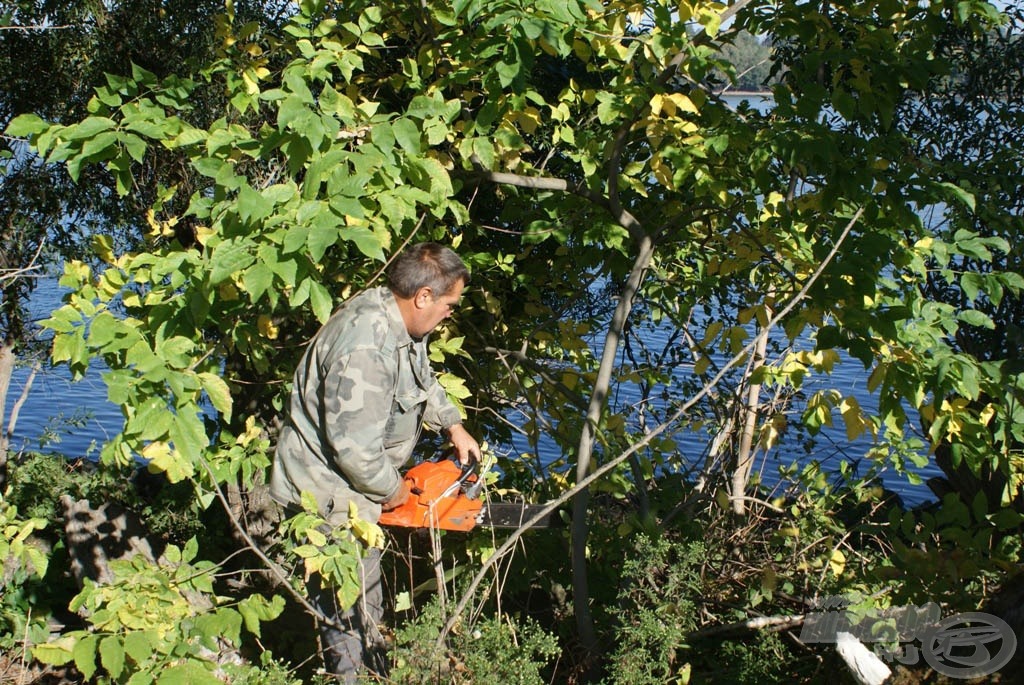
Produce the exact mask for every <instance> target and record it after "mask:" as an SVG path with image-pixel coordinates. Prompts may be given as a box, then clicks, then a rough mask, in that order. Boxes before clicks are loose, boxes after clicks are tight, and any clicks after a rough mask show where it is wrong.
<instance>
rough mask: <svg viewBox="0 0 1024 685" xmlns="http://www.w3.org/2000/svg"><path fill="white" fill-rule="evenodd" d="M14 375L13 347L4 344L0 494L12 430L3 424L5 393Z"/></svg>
mask: <svg viewBox="0 0 1024 685" xmlns="http://www.w3.org/2000/svg"><path fill="white" fill-rule="evenodd" d="M13 373H14V345H12V344H11V343H10V342H4V344H3V345H2V346H0V428H2V429H3V430H2V431H0V493H2V492H3V491H4V488H6V487H7V449H8V447H10V438H9V437H8V436H9V435H10V433H11V432H13V430H14V429H13V428H11V427H8V426H7V425H5V424H4V421H5V420H6V417H7V391H8V390H9V389H10V387H11V375H12V374H13Z"/></svg>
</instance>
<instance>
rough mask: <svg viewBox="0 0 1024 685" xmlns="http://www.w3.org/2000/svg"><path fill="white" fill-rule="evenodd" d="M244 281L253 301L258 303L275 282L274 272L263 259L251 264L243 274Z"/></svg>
mask: <svg viewBox="0 0 1024 685" xmlns="http://www.w3.org/2000/svg"><path fill="white" fill-rule="evenodd" d="M242 283H243V285H244V286H245V290H246V292H248V293H249V297H250V298H251V300H252V302H253V303H256V302H257V301H258V300H259V299H260V297H262V296H263V293H265V292H266V291H267V290H269V289H270V286H271V285H273V283H274V272H273V270H271V268H270V267H269V266H267V265H266V264H264V263H263V262H262V261H260V262H257V263H256V264H254V265H253V266H251V267H250V268H249V269H248V270H247V271H246V272H245V275H244V276H242Z"/></svg>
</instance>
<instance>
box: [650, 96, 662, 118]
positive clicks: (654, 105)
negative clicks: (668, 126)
mask: <svg viewBox="0 0 1024 685" xmlns="http://www.w3.org/2000/svg"><path fill="white" fill-rule="evenodd" d="M664 105H665V96H664V95H662V94H661V93H657V94H655V96H654V97H652V98H651V114H653V115H654V116H658V115H659V114H661V111H662V109H663V108H664Z"/></svg>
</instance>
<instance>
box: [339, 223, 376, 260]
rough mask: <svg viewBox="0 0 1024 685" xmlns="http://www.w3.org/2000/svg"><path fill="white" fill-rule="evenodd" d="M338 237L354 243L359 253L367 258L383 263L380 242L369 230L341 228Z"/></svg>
mask: <svg viewBox="0 0 1024 685" xmlns="http://www.w3.org/2000/svg"><path fill="white" fill-rule="evenodd" d="M340 235H341V237H342V239H343V240H348V241H350V242H353V243H355V245H356V247H357V248H359V251H360V252H362V253H363V254H364V255H366V256H367V257H370V258H371V259H376V260H377V261H379V262H383V261H384V260H385V259H386V257H385V256H384V250H383V248H382V247H381V244H380V240H378V238H377V236H376V234H374V232H373V231H371V230H370V229H368V228H361V227H353V228H342V229H341V230H340Z"/></svg>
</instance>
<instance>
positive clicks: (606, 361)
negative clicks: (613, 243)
mask: <svg viewBox="0 0 1024 685" xmlns="http://www.w3.org/2000/svg"><path fill="white" fill-rule="evenodd" d="M653 255H654V240H653V238H650V237H644V238H643V239H642V240H641V243H640V250H639V253H638V255H637V258H636V260H635V261H634V262H633V268H632V270H631V271H630V273H629V277H628V278H627V279H626V283H625V285H624V286H623V288H622V293H621V296H620V298H619V304H618V306H616V307H615V312H614V313H613V314H612V320H611V324H610V325H609V327H608V333H607V335H606V336H605V340H604V349H603V350H602V352H601V364H600V366H599V367H598V371H597V379H596V380H595V381H594V390H593V394H591V396H590V405H589V406H588V408H587V416H586V421H585V423H584V424H583V430H582V431H581V434H580V442H579V448H578V449H577V451H576V455H577V456H576V481H577V482H579V481H582V480H583V479H584V478H586V477H587V476H588V475H589V474H590V471H591V468H592V458H593V454H594V435H595V431H596V428H597V426H598V424H599V422H600V420H601V413H602V412H603V411H604V407H605V401H606V400H607V398H608V387H609V385H610V384H611V377H612V371H614V368H615V359H616V357H617V356H618V355H617V351H618V347H619V342H620V341H621V339H622V330H623V328H624V326H625V324H626V319H627V317H628V316H629V312H630V310H631V309H632V308H633V298H634V297H635V295H636V293H637V290H638V289H639V288H640V283H641V281H642V280H643V274H644V271H645V270H646V269H647V267H648V265H649V264H650V262H651V258H652V256H653ZM589 500H590V492H589V490H588V489H587V488H584V489H582V490H580V492H579V493H578V494H577V495H576V497H575V498H574V500H573V516H572V587H573V610H574V612H575V614H576V628H577V630H578V631H579V638H580V642H581V644H582V646H583V647H584V649H585V650H586V651H587V652H588V653H590V654H593V653H595V652H596V650H597V636H596V634H595V632H594V621H593V617H592V615H591V613H590V588H589V584H588V582H587V537H588V535H589V532H590V523H589V521H588V520H587V505H588V503H589Z"/></svg>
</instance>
